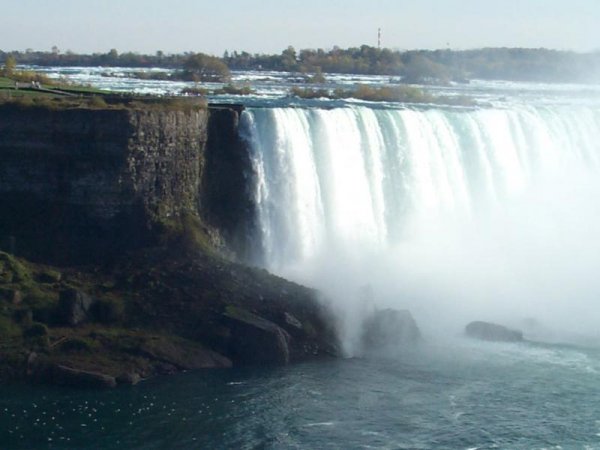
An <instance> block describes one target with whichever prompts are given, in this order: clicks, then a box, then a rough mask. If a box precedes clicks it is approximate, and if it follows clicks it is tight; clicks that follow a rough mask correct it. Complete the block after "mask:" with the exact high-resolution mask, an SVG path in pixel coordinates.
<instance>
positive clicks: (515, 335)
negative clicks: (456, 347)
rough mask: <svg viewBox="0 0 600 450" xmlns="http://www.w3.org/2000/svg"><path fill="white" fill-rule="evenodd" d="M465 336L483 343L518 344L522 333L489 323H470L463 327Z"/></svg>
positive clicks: (521, 338)
mask: <svg viewBox="0 0 600 450" xmlns="http://www.w3.org/2000/svg"><path fill="white" fill-rule="evenodd" d="M465 333H466V334H467V336H469V337H472V338H475V339H481V340H483V341H499V342H519V341H522V340H523V333H522V332H521V331H518V330H511V329H510V328H507V327H504V326H502V325H497V324H495V323H490V322H480V321H478V322H471V323H470V324H468V325H467V326H466V327H465Z"/></svg>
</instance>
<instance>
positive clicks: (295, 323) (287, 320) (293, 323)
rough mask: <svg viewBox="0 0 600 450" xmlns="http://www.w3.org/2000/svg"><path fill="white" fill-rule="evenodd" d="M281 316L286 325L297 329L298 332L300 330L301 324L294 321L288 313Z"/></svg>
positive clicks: (296, 320)
mask: <svg viewBox="0 0 600 450" xmlns="http://www.w3.org/2000/svg"><path fill="white" fill-rule="evenodd" d="M283 316H284V319H285V323H287V324H288V325H291V326H293V327H294V328H298V329H299V330H301V329H302V322H300V321H299V320H298V319H296V318H295V317H294V316H292V315H291V314H290V313H288V312H286V313H284V315H283Z"/></svg>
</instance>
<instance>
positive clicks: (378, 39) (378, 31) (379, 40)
mask: <svg viewBox="0 0 600 450" xmlns="http://www.w3.org/2000/svg"><path fill="white" fill-rule="evenodd" d="M377 48H378V49H379V50H381V28H377Z"/></svg>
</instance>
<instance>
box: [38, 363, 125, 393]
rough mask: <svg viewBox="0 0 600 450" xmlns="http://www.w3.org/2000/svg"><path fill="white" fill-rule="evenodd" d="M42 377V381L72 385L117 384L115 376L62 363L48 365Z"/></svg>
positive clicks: (113, 385) (111, 385) (98, 385)
mask: <svg viewBox="0 0 600 450" xmlns="http://www.w3.org/2000/svg"><path fill="white" fill-rule="evenodd" d="M42 377H43V378H42V381H46V382H49V383H51V384H56V385H61V386H70V387H89V388H103V387H104V388H106V387H110V388H112V387H115V386H116V385H117V380H116V379H115V377H112V376H110V375H106V374H103V373H99V372H91V371H87V370H79V369H74V368H72V367H67V366H63V365H61V364H55V365H50V366H47V367H46V368H45V370H44V371H43V374H42Z"/></svg>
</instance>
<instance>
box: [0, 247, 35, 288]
mask: <svg viewBox="0 0 600 450" xmlns="http://www.w3.org/2000/svg"><path fill="white" fill-rule="evenodd" d="M31 281H32V280H31V273H30V271H29V270H28V269H27V267H25V265H23V264H21V263H20V262H19V261H18V260H17V259H16V258H15V257H14V256H12V255H10V254H8V253H5V252H0V282H2V283H8V284H10V283H19V284H24V285H27V284H29V283H31Z"/></svg>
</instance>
